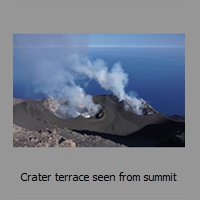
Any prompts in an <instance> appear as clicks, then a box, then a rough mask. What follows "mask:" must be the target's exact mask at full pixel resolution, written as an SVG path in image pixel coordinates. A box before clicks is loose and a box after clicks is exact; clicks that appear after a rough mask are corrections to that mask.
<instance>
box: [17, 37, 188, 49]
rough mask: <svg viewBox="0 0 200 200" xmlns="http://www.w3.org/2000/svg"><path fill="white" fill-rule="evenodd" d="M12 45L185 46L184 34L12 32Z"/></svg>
mask: <svg viewBox="0 0 200 200" xmlns="http://www.w3.org/2000/svg"><path fill="white" fill-rule="evenodd" d="M13 46H14V47H59V46H62V47H65V46H66V47H71V46H84V47H95V46H99V47H113V46H116V47H124V46H125V47H126V46H128V47H129V46H130V47H185V34H14V35H13Z"/></svg>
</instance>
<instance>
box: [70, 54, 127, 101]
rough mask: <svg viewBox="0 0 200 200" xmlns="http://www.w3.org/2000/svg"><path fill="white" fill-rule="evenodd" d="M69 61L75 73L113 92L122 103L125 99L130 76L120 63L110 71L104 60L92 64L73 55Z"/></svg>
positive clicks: (85, 58) (84, 58) (81, 57)
mask: <svg viewBox="0 0 200 200" xmlns="http://www.w3.org/2000/svg"><path fill="white" fill-rule="evenodd" d="M67 61H68V63H69V65H70V66H71V67H72V69H73V70H74V71H75V72H77V73H80V74H83V75H86V76H87V77H89V78H90V79H94V80H96V81H97V82H98V83H99V84H100V86H101V87H102V88H103V89H105V90H110V91H112V92H113V93H114V94H115V95H116V96H117V97H118V98H119V100H120V101H121V100H124V99H125V91H124V89H125V87H126V85H127V83H128V74H126V73H125V72H124V70H123V69H122V67H121V64H120V63H115V64H114V66H113V67H112V68H111V70H110V71H108V68H107V66H106V63H105V62H104V61H103V60H102V59H97V60H95V61H94V62H92V61H90V60H89V59H88V58H87V57H83V56H79V55H78V54H73V55H71V56H70V57H68V58H67Z"/></svg>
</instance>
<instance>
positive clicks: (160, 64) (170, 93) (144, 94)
mask: <svg viewBox="0 0 200 200" xmlns="http://www.w3.org/2000/svg"><path fill="white" fill-rule="evenodd" d="M38 51H48V52H49V54H50V55H53V54H54V52H55V48H48V49H46V50H44V48H43V50H41V49H38ZM60 51H62V50H60ZM41 53H42V52H41ZM20 54H23V55H24V56H26V54H28V52H25V50H24V49H22V50H18V51H17V52H15V51H14V54H13V55H14V57H13V62H14V65H15V68H14V69H13V70H14V74H17V71H15V69H17V70H20V66H23V65H26V62H22V61H20V60H19V59H18V57H19V55H20ZM81 54H83V55H84V56H86V57H88V58H89V59H90V60H91V61H94V60H96V59H102V60H104V62H105V63H106V66H107V68H108V70H110V69H111V68H112V67H113V65H114V64H115V63H120V65H121V67H122V68H123V70H124V73H126V74H128V83H127V85H126V87H125V92H126V93H127V94H132V95H135V96H136V97H137V98H142V99H144V100H145V101H147V102H148V103H149V104H150V105H151V106H152V107H154V108H155V109H156V110H157V111H159V112H161V113H163V114H166V115H182V116H185V48H184V47H176V48H173V47H167V48H166V47H148V48H145V47H90V48H86V49H84V52H81ZM29 56H30V55H28V57H29ZM34 59H37V56H36V57H35V58H33V63H34ZM38 59H39V57H38ZM64 64H65V63H63V65H64ZM16 66H17V67H16ZM25 68H26V67H21V70H22V69H25ZM23 73H24V72H23ZM28 76H29V75H28ZM44 78H45V77H44ZM25 81H26V84H25ZM25 81H20V79H19V77H17V75H16V77H13V97H15V98H22V99H30V98H33V99H34V98H35V99H38V98H44V97H46V95H44V94H43V93H41V92H35V91H36V90H35V89H34V86H33V85H32V83H31V80H29V78H28V77H26V78H25ZM52 84H53V83H52ZM77 84H80V85H81V87H83V89H84V90H85V92H86V93H87V94H91V95H103V94H111V93H112V92H111V91H109V90H108V91H106V90H105V89H103V88H101V87H100V85H99V84H98V83H97V82H96V81H95V80H89V79H82V80H80V81H79V82H77ZM31 91H32V92H31Z"/></svg>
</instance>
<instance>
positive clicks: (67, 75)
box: [34, 54, 144, 118]
mask: <svg viewBox="0 0 200 200" xmlns="http://www.w3.org/2000/svg"><path fill="white" fill-rule="evenodd" d="M37 74H38V71H37ZM42 75H44V76H42ZM80 76H85V77H88V78H89V79H93V80H95V81H97V82H98V83H99V85H100V86H101V87H102V88H103V89H105V90H107V91H111V92H113V94H114V95H115V96H117V97H118V99H119V101H122V100H124V102H125V108H126V109H132V111H133V112H135V113H136V114H138V115H142V114H143V108H144V100H142V99H137V98H136V97H135V96H132V95H128V94H126V93H125V87H126V85H127V83H128V81H129V80H128V74H127V73H125V72H124V70H123V68H122V66H121V64H120V63H119V62H117V63H115V64H114V65H113V67H112V68H111V69H110V70H109V69H108V67H107V65H106V63H105V61H104V60H102V59H96V60H95V61H91V60H89V58H87V57H85V56H80V55H79V54H71V55H69V56H67V57H66V58H65V62H64V65H63V64H60V63H56V62H55V63H54V62H52V61H51V62H48V61H45V62H44V63H42V67H41V68H39V75H37V76H36V79H35V81H34V82H35V85H36V88H37V91H38V92H40V91H42V92H43V93H44V94H46V95H47V96H49V97H51V98H54V99H58V101H59V102H58V103H59V105H60V106H59V108H58V111H59V112H60V113H62V116H66V117H73V118H74V117H77V116H79V115H83V116H85V117H90V116H94V115H95V114H97V113H98V111H99V109H100V107H101V106H100V105H97V104H94V102H93V100H92V96H91V95H86V94H85V92H84V90H83V88H81V87H80V86H79V85H77V84H76V79H77V77H80ZM62 102H66V103H64V104H63V103H62Z"/></svg>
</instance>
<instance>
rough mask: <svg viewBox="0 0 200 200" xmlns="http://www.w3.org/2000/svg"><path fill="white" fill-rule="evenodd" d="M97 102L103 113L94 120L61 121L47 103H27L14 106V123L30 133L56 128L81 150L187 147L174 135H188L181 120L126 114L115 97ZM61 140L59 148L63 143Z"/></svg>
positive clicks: (99, 97)
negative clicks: (91, 148) (97, 147)
mask: <svg viewBox="0 0 200 200" xmlns="http://www.w3.org/2000/svg"><path fill="white" fill-rule="evenodd" d="M93 99H94V102H95V103H98V104H100V105H101V106H102V109H101V110H100V112H99V113H98V114H97V115H96V116H94V117H91V118H84V117H82V116H79V117H77V118H74V119H61V118H59V117H57V116H56V115H54V114H53V113H52V112H51V111H50V110H48V109H47V108H46V107H44V105H43V102H44V100H40V101H39V100H35V101H34V100H29V101H23V102H21V103H18V104H16V105H13V123H14V124H16V125H18V126H21V127H24V128H26V129H27V130H29V131H41V130H43V129H45V128H48V130H49V131H51V130H52V129H53V128H54V129H56V130H57V134H59V135H60V136H61V138H62V137H69V139H72V140H73V141H75V140H76V141H75V143H76V144H78V145H77V146H120V145H121V146H131V147H156V146H165V145H167V146H185V139H184V138H183V137H182V138H180V137H178V134H176V135H174V133H175V132H176V133H178V132H181V133H183V132H185V121H184V120H183V118H181V117H180V116H179V117H178V116H172V117H170V116H165V115H163V114H161V113H159V112H153V114H151V115H148V114H147V115H140V116H139V115H137V114H134V113H133V112H132V111H128V110H126V109H125V108H124V102H118V99H117V98H116V97H115V96H113V95H100V96H94V97H93ZM65 129H67V130H71V131H72V133H73V134H69V133H68V132H67V131H64V130H65ZM49 131H47V130H46V132H48V133H49ZM75 135H76V137H75ZM61 138H60V139H59V140H58V144H59V142H60V144H62V143H63V142H62V140H63V139H61ZM179 139H180V140H181V141H180V140H179ZM112 142H113V143H112ZM111 143H112V144H111Z"/></svg>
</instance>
